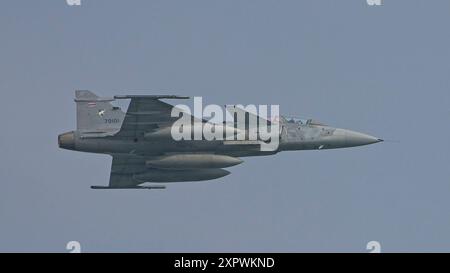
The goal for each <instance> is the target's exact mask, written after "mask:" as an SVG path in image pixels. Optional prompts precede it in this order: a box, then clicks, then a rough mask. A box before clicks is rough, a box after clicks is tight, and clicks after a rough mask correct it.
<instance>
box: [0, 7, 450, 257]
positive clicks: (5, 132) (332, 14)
mask: <svg viewBox="0 0 450 273" xmlns="http://www.w3.org/2000/svg"><path fill="white" fill-rule="evenodd" d="M383 4H384V5H383V6H381V7H370V6H368V5H367V4H366V1H365V0H353V1H336V0H305V1H299V0H290V1H288V0H282V1H275V0H204V1H196V0H180V1H170V0H160V1H155V0H152V1H147V0H145V1H144V0H141V1H138V0H133V1H125V0H95V1H94V0H82V5H81V6H80V7H69V6H67V5H66V3H65V0H59V1H54V0H51V1H50V0H47V1H31V0H29V1H25V0H14V1H12V0H10V1H2V2H1V6H0V92H1V93H0V94H1V101H2V104H1V108H0V117H1V118H2V123H1V124H2V127H1V129H0V132H1V133H0V153H1V155H0V251H39V252H40V251H52V252H65V251H66V250H65V246H66V243H67V242H68V241H71V240H77V241H80V242H81V245H82V250H83V251H86V252H88V251H89V252H91V251H92V252H95V251H133V252H140V251H146V252H147V251H149V252H172V251H180V252H191V251H205V252H209V251H216V252H217V251H219V252H222V251H225V252H231V251H233V252H234V251H240V252H247V251H257V252H267V251H275V252H308V251H320V252H321V251H337V252H347V251H354V252H366V249H365V248H366V244H367V242H369V241H372V240H377V241H379V242H380V243H381V245H382V251H386V252H396V251H450V234H449V231H450V198H449V195H450V179H449V177H450V168H449V154H448V152H449V150H450V141H449V139H450V128H449V122H448V117H449V115H450V104H449V100H450V29H449V26H450V1H448V0H435V1H424V0H422V1H419V0H384V3H383ZM75 89H90V90H92V91H94V92H96V93H98V94H100V95H102V96H111V95H115V94H127V93H132V94H178V95H189V96H203V97H204V103H216V104H220V105H223V104H234V103H241V104H250V103H254V104H280V111H281V112H282V113H283V114H287V115H298V116H302V117H305V118H310V117H312V118H315V119H318V120H320V121H322V122H325V123H328V124H330V125H334V126H337V127H343V128H349V129H353V130H356V131H361V132H365V133H369V134H372V135H375V136H378V137H382V138H384V139H387V140H388V141H387V142H384V143H382V144H376V145H371V146H365V147H360V148H352V149H341V150H328V151H304V152H302V151H300V152H285V153H280V154H278V155H275V156H272V157H259V158H245V163H244V164H241V165H239V166H236V167H234V168H231V169H230V170H231V171H232V174H231V175H229V176H227V177H224V178H222V179H219V180H213V181H209V182H200V183H178V184H170V185H168V187H167V190H164V191H144V190H124V191H117V190H115V191H95V190H91V189H90V188H89V187H90V186H91V185H107V183H108V179H109V171H110V164H111V159H110V157H109V156H105V155H96V154H87V153H78V152H70V151H66V150H61V149H59V148H58V146H57V135H58V134H59V133H62V132H65V131H70V130H72V129H74V128H75V127H76V124H75V117H76V115H75V103H74V102H73V97H74V90H75ZM174 103H177V102H176V101H175V102H174ZM389 140H390V141H389Z"/></svg>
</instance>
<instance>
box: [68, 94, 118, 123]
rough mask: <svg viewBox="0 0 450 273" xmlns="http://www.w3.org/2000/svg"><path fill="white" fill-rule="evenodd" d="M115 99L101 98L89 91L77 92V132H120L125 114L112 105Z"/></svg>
mask: <svg viewBox="0 0 450 273" xmlns="http://www.w3.org/2000/svg"><path fill="white" fill-rule="evenodd" d="M111 101H114V99H113V98H100V97H98V96H97V95H96V94H94V93H92V92H91V91H88V90H77V91H75V102H76V104H77V130H80V131H81V132H113V131H118V130H120V127H121V125H122V122H123V118H124V117H125V113H124V112H122V111H121V110H120V108H119V107H115V106H113V105H112V104H111Z"/></svg>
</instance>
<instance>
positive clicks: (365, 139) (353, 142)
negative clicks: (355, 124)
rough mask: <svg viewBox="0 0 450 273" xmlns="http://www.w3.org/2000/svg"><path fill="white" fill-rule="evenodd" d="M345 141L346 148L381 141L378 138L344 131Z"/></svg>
mask: <svg viewBox="0 0 450 273" xmlns="http://www.w3.org/2000/svg"><path fill="white" fill-rule="evenodd" d="M345 139H346V142H347V145H348V146H361V145H368V144H373V143H378V142H382V141H383V140H382V139H380V138H377V137H374V136H371V135H367V134H363V133H359V132H354V131H350V130H345Z"/></svg>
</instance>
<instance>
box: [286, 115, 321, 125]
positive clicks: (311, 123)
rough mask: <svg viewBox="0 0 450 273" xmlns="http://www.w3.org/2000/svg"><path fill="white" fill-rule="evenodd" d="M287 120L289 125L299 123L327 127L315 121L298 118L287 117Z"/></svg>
mask: <svg viewBox="0 0 450 273" xmlns="http://www.w3.org/2000/svg"><path fill="white" fill-rule="evenodd" d="M285 118H286V121H287V122H288V123H297V124H299V125H317V126H327V125H326V124H324V123H322V122H320V121H317V120H314V119H301V118H296V117H285Z"/></svg>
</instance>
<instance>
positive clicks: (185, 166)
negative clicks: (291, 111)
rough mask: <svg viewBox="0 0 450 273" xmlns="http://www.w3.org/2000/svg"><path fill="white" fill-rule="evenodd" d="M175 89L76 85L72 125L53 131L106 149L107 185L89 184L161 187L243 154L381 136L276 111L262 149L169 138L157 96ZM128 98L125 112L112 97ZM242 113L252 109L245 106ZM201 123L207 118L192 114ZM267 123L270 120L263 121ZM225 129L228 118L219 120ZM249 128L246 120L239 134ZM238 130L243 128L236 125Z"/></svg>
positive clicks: (76, 147) (199, 176) (77, 146)
mask: <svg viewBox="0 0 450 273" xmlns="http://www.w3.org/2000/svg"><path fill="white" fill-rule="evenodd" d="M187 98H188V97H181V96H174V95H118V96H113V97H109V98H101V97H98V96H97V95H95V94H94V93H92V92H91V91H87V90H77V91H75V102H76V108H77V109H76V111H77V129H76V130H75V131H71V132H66V133H63V134H60V135H59V136H58V145H59V147H60V148H62V149H67V150H73V151H81V152H89V153H100V154H108V155H111V156H112V166H111V173H110V179H109V185H108V186H91V188H92V189H163V188H165V186H164V184H156V185H155V184H153V185H150V186H148V182H150V183H166V182H184V181H204V180H211V179H217V178H220V177H224V176H227V175H229V174H230V172H229V171H227V170H225V168H228V167H232V166H235V165H238V164H241V163H242V162H243V161H242V159H241V158H242V157H248V156H265V155H273V154H276V153H278V152H282V151H294V150H325V149H336V148H347V147H355V146H362V145H368V144H373V143H378V142H381V141H383V140H382V139H380V138H377V137H373V136H370V135H367V134H363V133H359V132H355V131H350V130H346V129H340V128H334V127H331V126H328V125H325V124H323V123H321V122H318V121H315V120H312V119H298V118H291V117H285V116H280V117H279V118H278V120H277V122H278V123H279V126H278V127H277V128H278V130H279V132H278V133H277V138H278V139H277V140H278V143H279V144H278V145H277V148H276V149H274V150H271V151H267V150H262V149H261V144H262V142H261V140H258V139H257V140H254V141H251V140H229V139H222V140H205V139H200V140H174V138H173V137H172V135H171V132H172V127H173V125H174V123H175V122H176V121H177V119H178V117H173V116H172V114H171V113H172V111H173V110H174V106H173V105H171V104H168V103H166V102H164V101H162V99H187ZM123 99H128V100H130V102H129V106H128V109H127V111H126V112H123V111H122V110H121V108H119V107H117V106H114V105H113V104H112V102H114V101H116V100H123ZM240 111H243V112H244V113H245V114H247V117H250V116H252V115H254V113H249V112H245V110H240ZM192 120H196V121H197V122H198V121H199V122H201V124H202V125H207V124H209V123H210V121H208V120H203V119H200V120H199V119H198V118H197V117H192ZM267 122H268V123H270V122H271V121H269V120H268V121H267ZM272 122H273V121H272ZM217 126H223V127H224V128H225V131H226V130H227V128H228V129H229V128H231V130H234V132H237V131H238V129H237V128H236V127H235V126H234V125H233V124H231V125H230V124H226V123H223V124H218V125H217ZM250 130H251V128H250V127H249V126H248V125H247V126H246V127H245V129H244V131H245V132H244V134H245V133H247V134H248V132H249V131H250ZM241 131H242V130H241Z"/></svg>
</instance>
